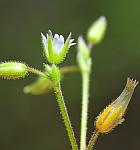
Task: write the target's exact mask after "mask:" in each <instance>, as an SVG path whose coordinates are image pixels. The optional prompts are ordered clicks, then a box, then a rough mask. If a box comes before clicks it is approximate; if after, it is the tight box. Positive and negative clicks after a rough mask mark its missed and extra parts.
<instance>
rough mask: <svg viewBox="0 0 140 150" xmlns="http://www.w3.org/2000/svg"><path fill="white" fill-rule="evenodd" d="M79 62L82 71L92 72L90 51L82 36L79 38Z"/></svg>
mask: <svg viewBox="0 0 140 150" xmlns="http://www.w3.org/2000/svg"><path fill="white" fill-rule="evenodd" d="M77 62H78V65H79V67H80V69H81V70H82V71H90V68H91V58H90V49H89V48H88V46H87V44H86V43H85V40H84V39H83V37H81V36H79V38H78V53H77Z"/></svg>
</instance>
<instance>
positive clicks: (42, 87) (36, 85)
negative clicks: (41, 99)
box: [23, 77, 52, 95]
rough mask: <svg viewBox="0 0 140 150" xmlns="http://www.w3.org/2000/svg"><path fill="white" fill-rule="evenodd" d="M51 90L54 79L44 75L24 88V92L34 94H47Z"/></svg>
mask: <svg viewBox="0 0 140 150" xmlns="http://www.w3.org/2000/svg"><path fill="white" fill-rule="evenodd" d="M51 90H52V81H51V80H49V79H47V78H44V77H38V78H37V80H36V81H35V82H33V83H31V84H30V85H27V86H25V87H24V89H23V91H24V93H26V94H32V95H41V94H45V93H48V92H50V91H51Z"/></svg>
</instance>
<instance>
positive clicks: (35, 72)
mask: <svg viewBox="0 0 140 150" xmlns="http://www.w3.org/2000/svg"><path fill="white" fill-rule="evenodd" d="M28 71H29V72H31V73H34V74H36V75H39V76H41V77H44V78H46V74H45V73H43V72H41V71H40V70H38V69H35V68H32V67H28Z"/></svg>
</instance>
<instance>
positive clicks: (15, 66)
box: [0, 61, 28, 79]
mask: <svg viewBox="0 0 140 150" xmlns="http://www.w3.org/2000/svg"><path fill="white" fill-rule="evenodd" d="M27 73H28V68H27V66H26V65H25V64H23V63H20V62H12V61H11V62H5V63H1V64H0V77H2V78H4V79H18V78H21V77H24V76H25V75H26V74H27Z"/></svg>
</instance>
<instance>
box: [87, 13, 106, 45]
mask: <svg viewBox="0 0 140 150" xmlns="http://www.w3.org/2000/svg"><path fill="white" fill-rule="evenodd" d="M106 27H107V21H106V18H105V17H104V16H101V17H100V18H99V19H97V20H96V21H95V22H93V24H92V25H91V27H90V28H89V30H88V33H87V38H88V41H89V42H91V43H93V44H98V43H100V42H101V40H102V39H103V37H104V34H105V31H106Z"/></svg>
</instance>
